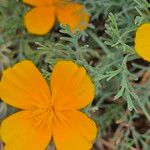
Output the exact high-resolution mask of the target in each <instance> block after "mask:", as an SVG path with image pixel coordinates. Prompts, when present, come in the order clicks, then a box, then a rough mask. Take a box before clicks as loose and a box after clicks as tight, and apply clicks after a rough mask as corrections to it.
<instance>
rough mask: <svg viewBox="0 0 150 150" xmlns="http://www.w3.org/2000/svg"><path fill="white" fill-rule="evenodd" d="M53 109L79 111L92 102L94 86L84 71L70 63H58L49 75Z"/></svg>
mask: <svg viewBox="0 0 150 150" xmlns="http://www.w3.org/2000/svg"><path fill="white" fill-rule="evenodd" d="M51 92H52V100H53V103H54V107H55V109H60V110H62V109H81V108H83V107H85V106H86V105H88V104H89V103H90V102H92V100H93V97H94V85H93V83H92V82H91V80H90V78H89V76H88V75H87V74H86V70H85V69H84V68H83V67H78V66H77V65H76V64H75V63H73V62H72V61H59V62H58V63H57V64H56V65H55V67H54V69H53V72H52V75H51Z"/></svg>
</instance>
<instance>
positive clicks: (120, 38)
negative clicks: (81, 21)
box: [0, 0, 150, 150]
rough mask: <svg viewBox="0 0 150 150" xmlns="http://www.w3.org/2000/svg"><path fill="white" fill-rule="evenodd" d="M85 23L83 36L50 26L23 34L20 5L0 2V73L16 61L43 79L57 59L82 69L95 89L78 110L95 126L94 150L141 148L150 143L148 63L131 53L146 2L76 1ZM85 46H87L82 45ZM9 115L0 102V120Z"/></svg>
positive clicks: (149, 12) (149, 16) (149, 6)
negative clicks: (91, 98) (92, 97)
mask: <svg viewBox="0 0 150 150" xmlns="http://www.w3.org/2000/svg"><path fill="white" fill-rule="evenodd" d="M76 1H77V2H80V3H83V4H84V5H85V6H86V7H87V10H88V11H89V14H90V15H91V22H90V24H89V29H88V30H87V31H86V32H82V33H79V32H78V31H76V33H74V34H73V33H72V32H71V31H70V29H69V27H68V26H61V30H60V31H59V26H58V25H56V26H55V28H54V29H53V31H52V32H51V33H49V34H47V35H46V36H41V37H38V36H34V35H30V34H28V33H27V32H26V31H25V29H24V26H23V15H24V13H25V12H26V11H27V10H28V7H27V6H25V5H23V4H22V2H21V1H19V0H18V1H16V0H0V22H1V24H0V73H1V72H2V70H4V69H5V68H6V67H8V66H9V65H13V64H14V63H16V62H17V61H20V60H22V59H25V58H26V59H30V60H32V61H34V62H35V63H36V64H37V66H38V67H39V69H40V70H41V71H42V72H43V75H44V77H45V78H46V79H47V80H49V77H50V74H51V70H52V68H53V65H54V64H55V62H56V61H57V60H59V59H66V60H74V61H76V62H77V63H78V64H80V65H82V66H84V67H85V68H86V69H87V71H88V73H89V74H90V76H91V78H92V80H93V82H94V84H95V89H96V90H95V95H96V96H95V100H94V102H93V103H92V104H90V105H89V106H88V107H87V108H86V109H84V110H83V111H84V112H85V113H87V114H88V115H90V116H91V117H92V118H93V119H94V120H95V121H96V123H97V124H98V126H99V125H100V129H99V134H98V139H97V142H96V144H95V149H96V150H97V149H98V150H99V149H102V150H103V149H104V150H105V149H118V150H128V149H138V150H140V149H144V150H148V149H150V147H149V142H150V130H149V128H150V126H149V123H150V111H149V110H150V105H149V102H150V64H148V63H147V62H145V61H144V60H141V59H140V58H139V57H138V56H137V55H136V53H135V51H134V36H135V31H136V29H137V27H138V26H139V25H140V24H142V23H144V22H150V3H149V2H148V1H146V0H132V1H131V0H84V1H83V0H76ZM87 43H88V44H87ZM13 111H14V110H12V108H10V107H8V106H7V105H6V104H4V103H0V114H1V115H0V117H1V118H3V117H5V116H7V115H8V114H9V113H12V112H13Z"/></svg>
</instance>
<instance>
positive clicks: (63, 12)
mask: <svg viewBox="0 0 150 150" xmlns="http://www.w3.org/2000/svg"><path fill="white" fill-rule="evenodd" d="M57 18H58V20H59V22H60V23H61V24H67V25H69V26H70V28H71V30H72V31H74V30H75V29H78V30H80V31H82V30H84V29H86V28H87V26H88V22H89V15H88V13H87V12H86V10H85V8H84V6H82V5H80V4H76V3H70V4H67V5H61V6H60V7H58V8H57Z"/></svg>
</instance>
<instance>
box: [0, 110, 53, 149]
mask: <svg viewBox="0 0 150 150" xmlns="http://www.w3.org/2000/svg"><path fill="white" fill-rule="evenodd" d="M36 121H37V120H34V116H33V114H32V112H30V111H21V112H19V113H15V114H13V115H11V116H10V117H8V118H7V119H5V120H4V121H3V122H2V125H1V136H2V140H3V142H5V144H6V145H5V150H27V149H30V150H44V149H46V147H47V145H48V143H49V142H50V139H51V137H52V126H51V122H49V124H47V125H44V126H41V127H39V125H37V124H36V123H37V122H36Z"/></svg>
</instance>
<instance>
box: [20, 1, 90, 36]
mask: <svg viewBox="0 0 150 150" xmlns="http://www.w3.org/2000/svg"><path fill="white" fill-rule="evenodd" d="M23 2H24V3H27V4H29V5H32V6H34V8H33V9H31V10H30V11H29V12H27V14H26V15H25V19H24V24H25V26H26V28H27V30H28V32H30V33H33V34H37V35H43V34H46V33H48V32H49V31H50V30H51V29H52V27H53V25H54V22H55V20H56V18H58V21H59V22H60V23H61V24H67V25H69V26H70V28H71V30H72V31H74V30H76V29H78V30H80V31H81V30H84V29H86V28H87V26H88V22H89V15H88V13H87V11H86V9H85V7H84V6H83V5H81V4H78V3H73V2H70V1H68V0H23Z"/></svg>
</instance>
